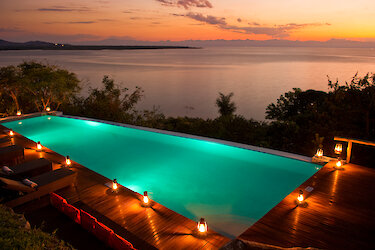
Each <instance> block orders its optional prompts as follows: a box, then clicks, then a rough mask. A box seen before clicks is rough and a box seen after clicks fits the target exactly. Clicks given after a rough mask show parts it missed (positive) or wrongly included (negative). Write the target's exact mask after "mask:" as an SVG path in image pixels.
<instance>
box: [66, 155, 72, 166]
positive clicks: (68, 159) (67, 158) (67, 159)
mask: <svg viewBox="0 0 375 250" xmlns="http://www.w3.org/2000/svg"><path fill="white" fill-rule="evenodd" d="M65 164H66V166H67V167H70V165H72V161H71V160H70V157H69V155H67V156H66V158H65Z"/></svg>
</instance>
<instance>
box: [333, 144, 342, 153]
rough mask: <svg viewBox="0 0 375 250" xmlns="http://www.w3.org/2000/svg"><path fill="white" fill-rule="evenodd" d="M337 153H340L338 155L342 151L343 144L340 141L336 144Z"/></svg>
mask: <svg viewBox="0 0 375 250" xmlns="http://www.w3.org/2000/svg"><path fill="white" fill-rule="evenodd" d="M335 153H336V154H338V155H339V154H341V153H342V144H340V143H337V144H336V146H335Z"/></svg>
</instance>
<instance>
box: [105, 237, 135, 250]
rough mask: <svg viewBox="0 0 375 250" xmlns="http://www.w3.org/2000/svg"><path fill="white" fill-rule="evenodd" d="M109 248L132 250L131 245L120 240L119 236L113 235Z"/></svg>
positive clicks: (122, 239)
mask: <svg viewBox="0 0 375 250" xmlns="http://www.w3.org/2000/svg"><path fill="white" fill-rule="evenodd" d="M110 246H111V247H112V248H114V249H116V250H134V249H135V248H134V247H133V245H132V244H131V243H130V242H129V241H127V240H125V239H124V238H122V237H121V236H120V235H117V234H115V233H113V234H112V235H111V241H110Z"/></svg>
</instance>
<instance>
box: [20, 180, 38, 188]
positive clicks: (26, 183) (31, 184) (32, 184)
mask: <svg viewBox="0 0 375 250" xmlns="http://www.w3.org/2000/svg"><path fill="white" fill-rule="evenodd" d="M22 183H23V184H25V185H26V186H29V187H31V188H37V187H38V184H36V183H35V182H33V181H30V180H29V179H23V180H22Z"/></svg>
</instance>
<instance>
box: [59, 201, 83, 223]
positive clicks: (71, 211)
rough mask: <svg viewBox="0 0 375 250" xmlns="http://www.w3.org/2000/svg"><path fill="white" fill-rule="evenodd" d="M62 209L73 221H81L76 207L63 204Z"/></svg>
mask: <svg viewBox="0 0 375 250" xmlns="http://www.w3.org/2000/svg"><path fill="white" fill-rule="evenodd" d="M63 209H64V211H63V212H64V213H65V214H66V215H67V216H69V217H70V218H71V219H72V220H74V221H75V222H77V223H78V224H80V223H81V216H80V212H79V210H78V209H77V208H75V207H74V206H72V205H70V204H64V205H63Z"/></svg>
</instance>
